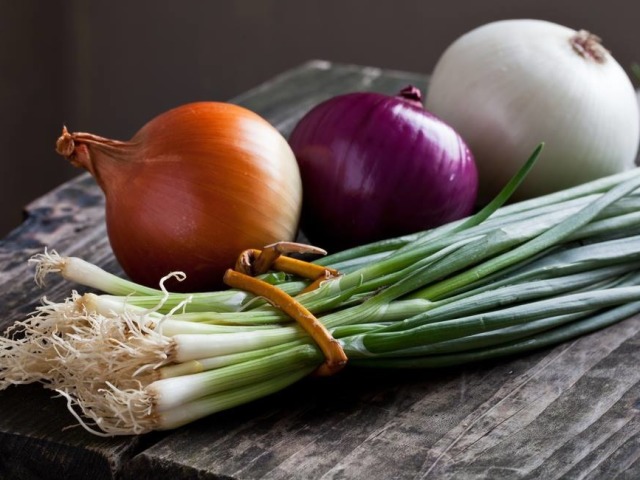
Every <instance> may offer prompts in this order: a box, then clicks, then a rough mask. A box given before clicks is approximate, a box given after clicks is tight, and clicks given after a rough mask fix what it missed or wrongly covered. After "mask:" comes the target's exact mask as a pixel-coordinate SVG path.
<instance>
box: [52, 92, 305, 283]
mask: <svg viewBox="0 0 640 480" xmlns="http://www.w3.org/2000/svg"><path fill="white" fill-rule="evenodd" d="M66 135H67V136H70V137H71V140H72V141H73V151H72V153H70V154H69V151H70V150H71V148H70V147H69V145H68V143H69V142H68V139H67V140H65V134H64V133H63V136H62V137H61V138H60V139H59V140H58V151H59V152H60V153H62V154H65V156H67V157H68V158H69V159H70V160H71V161H72V162H73V163H74V164H76V165H79V166H82V167H84V168H86V169H87V170H89V171H90V172H91V173H92V174H93V176H94V177H95V178H96V180H97V182H98V184H99V185H100V187H101V188H102V190H103V191H104V193H105V197H106V221H107V232H108V235H109V241H110V243H111V247H112V248H113V252H114V254H115V256H116V258H117V260H118V262H119V263H120V265H121V266H122V268H123V270H124V271H125V272H126V273H127V275H129V277H130V278H131V279H132V280H134V281H136V282H138V283H141V284H144V285H148V286H157V285H158V282H159V281H160V279H161V278H162V277H163V276H165V275H167V274H168V273H170V272H173V271H183V272H185V273H186V274H187V279H186V280H185V281H184V282H182V283H180V284H178V283H177V282H175V281H174V282H172V283H168V284H167V286H168V287H169V288H170V289H172V290H180V291H203V290H210V289H214V288H218V287H220V286H221V285H222V276H223V274H224V271H225V270H226V269H227V268H229V267H232V266H233V264H234V262H235V259H236V257H237V256H238V254H239V253H240V252H241V251H242V250H244V249H247V248H260V247H262V246H264V245H267V244H270V243H273V242H276V241H280V240H292V239H294V238H295V235H296V232H297V226H298V221H299V216H300V206H301V201H302V186H301V182H300V174H299V171H298V167H297V164H296V160H295V157H294V156H293V153H292V152H291V149H290V148H289V146H288V144H287V142H286V140H285V139H284V138H283V137H282V135H280V133H279V132H278V131H277V130H276V129H275V128H273V127H272V126H271V125H270V124H269V123H268V122H267V121H266V120H264V119H263V118H261V117H260V116H258V115H257V114H255V113H253V112H251V111H249V110H247V109H245V108H242V107H239V106H236V105H232V104H227V103H215V102H200V103H193V104H188V105H184V106H181V107H178V108H175V109H173V110H170V111H168V112H166V113H163V114H161V115H159V116H158V117H156V118H154V119H153V120H151V121H150V122H149V123H147V124H146V125H145V126H144V127H143V128H142V129H141V130H140V131H139V132H138V133H137V134H136V135H135V136H134V137H133V138H132V139H131V141H129V142H115V141H110V140H107V139H102V138H100V137H95V136H93V135H90V134H83V133H74V134H68V133H66ZM65 148H66V150H65Z"/></svg>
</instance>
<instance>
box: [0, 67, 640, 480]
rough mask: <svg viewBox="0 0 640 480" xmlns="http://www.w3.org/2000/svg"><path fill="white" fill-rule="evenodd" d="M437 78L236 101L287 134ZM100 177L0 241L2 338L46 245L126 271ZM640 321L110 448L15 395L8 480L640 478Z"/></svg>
mask: <svg viewBox="0 0 640 480" xmlns="http://www.w3.org/2000/svg"><path fill="white" fill-rule="evenodd" d="M408 83H413V84H416V85H418V86H420V87H423V88H424V87H425V84H426V77H425V76H424V75H417V74H409V73H404V72H390V71H381V70H379V69H375V68H366V67H365V68H363V67H355V66H345V65H331V64H329V63H327V62H311V63H309V64H306V65H304V66H302V67H300V68H297V69H294V70H292V71H290V72H287V73H285V74H283V75H282V76H280V77H277V78H276V79H274V80H272V81H270V82H268V83H265V84H264V85H261V86H260V87H258V88H256V89H254V90H252V91H250V92H247V93H246V94H244V95H242V96H240V97H238V98H236V99H234V101H235V102H237V103H239V104H242V105H245V106H247V107H249V108H251V109H253V110H255V111H256V112H258V113H260V114H262V115H263V116H265V117H266V118H267V119H269V120H270V121H271V122H272V123H273V124H274V125H275V126H276V127H277V128H278V129H280V130H281V131H282V132H283V133H284V134H285V135H286V134H288V133H289V132H290V130H291V128H292V127H293V125H295V122H296V121H297V120H298V119H299V118H300V117H301V116H302V115H303V114H304V112H306V111H307V110H308V109H309V108H311V107H312V106H313V105H315V104H316V103H318V102H319V101H321V100H323V99H325V98H328V97H330V96H332V95H335V94H338V93H343V92H348V91H358V90H374V91H381V92H386V93H394V92H396V91H397V90H399V89H400V88H401V87H403V86H405V85H406V84H408ZM103 207H104V203H103V198H102V194H101V193H100V191H99V190H98V188H97V187H96V186H95V184H94V182H93V181H92V180H91V179H90V178H89V177H88V176H87V175H81V176H79V177H78V178H77V179H75V180H73V181H71V182H69V183H67V184H65V185H63V186H61V187H60V188H58V189H57V190H55V191H53V192H51V193H50V194H48V195H46V196H44V197H42V198H41V199H38V200H37V201H35V202H33V203H32V204H31V205H29V206H28V207H27V211H26V220H25V223H24V224H23V225H22V226H21V227H19V228H18V229H17V230H16V231H14V232H13V233H12V234H11V235H9V236H8V237H7V238H6V239H4V240H3V241H2V242H0V265H2V268H1V269H0V305H2V307H1V308H2V309H3V315H2V316H0V330H3V329H4V328H6V327H7V326H8V325H9V324H11V323H12V322H13V321H14V320H16V319H20V318H23V317H24V316H25V315H27V314H28V313H29V312H30V311H31V310H33V308H34V307H35V306H36V303H37V299H38V298H39V296H41V295H42V294H43V293H46V295H47V296H48V297H50V298H52V299H61V298H63V297H64V296H66V295H67V294H68V292H69V290H70V288H73V286H70V285H69V284H66V283H62V282H60V281H57V280H55V279H52V280H51V281H50V282H49V283H48V285H47V288H46V290H45V291H44V292H43V291H41V290H40V289H39V288H37V287H36V286H35V285H34V283H33V280H32V271H31V270H30V268H29V267H28V266H27V264H26V259H28V258H29V257H30V256H31V255H32V254H34V253H38V252H40V251H42V248H43V247H44V246H49V247H50V248H55V249H58V250H59V251H60V252H63V253H64V254H68V255H78V256H81V257H83V258H85V259H87V260H89V261H92V262H94V263H97V264H99V265H101V266H103V267H104V268H106V269H108V270H110V271H113V272H116V273H120V270H119V268H118V266H117V264H116V263H115V261H114V259H113V255H112V253H111V250H110V249H109V246H108V242H107V239H106V232H105V228H104V214H103ZM639 366H640V318H634V319H629V320H627V321H625V322H622V323H620V324H618V325H615V326H614V327H611V328H608V329H606V330H603V331H601V332H597V333H595V334H593V335H590V336H587V337H584V338H581V339H578V340H576V341H574V342H571V343H568V344H564V345H560V346H558V347H556V348H553V349H548V350H544V351H541V352H537V353H535V354H532V355H527V356H523V357H520V358H515V359H509V360H504V361H495V362H488V363H484V364H479V365H471V366H466V367H458V368H451V369H444V370H432V371H421V372H418V371H413V372H385V371H374V370H348V371H346V372H344V373H343V374H341V375H339V376H337V377H335V378H330V379H322V380H320V379H309V380H305V381H303V382H301V383H300V384H298V385H295V386H293V387H291V388H289V389H287V390H285V391H283V392H280V393H278V394H276V395H273V396H271V397H269V398H265V399H263V400H261V401H258V402H255V403H253V404H250V405H246V406H243V407H240V408H237V409H234V410H232V411H228V412H223V413H221V414H217V415H213V416H211V417H209V418H206V419H204V420H201V421H199V422H196V423H194V424H192V425H189V426H187V427H184V428H181V429H178V430H176V431H175V432H168V433H157V434H156V433H154V434H151V435H145V436H142V437H131V438H116V439H104V438H99V437H94V436H92V435H90V434H88V433H86V432H84V431H83V430H81V429H79V428H72V429H64V427H65V426H67V425H70V424H72V423H73V419H72V418H71V416H70V415H69V414H68V412H67V411H66V406H65V402H64V401H62V400H61V399H54V400H51V399H50V397H51V394H50V393H49V392H45V391H44V390H42V389H41V388H38V387H37V386H27V387H20V388H12V389H9V390H7V391H5V392H0V411H2V412H3V414H2V415H1V416H0V478H10V479H14V478H15V479H36V478H52V479H53V478H96V479H101V478H126V479H145V478H158V477H160V478H199V479H204V478H210V479H222V478H237V479H254V478H255V479H257V478H268V479H281V478H300V479H303V478H304V479H310V478H370V479H390V478H394V479H395V478H423V477H424V478H492V479H493V478H560V477H567V478H593V479H599V478H614V477H616V478H618V477H619V478H629V479H631V478H640V433H639V432H640V367H639Z"/></svg>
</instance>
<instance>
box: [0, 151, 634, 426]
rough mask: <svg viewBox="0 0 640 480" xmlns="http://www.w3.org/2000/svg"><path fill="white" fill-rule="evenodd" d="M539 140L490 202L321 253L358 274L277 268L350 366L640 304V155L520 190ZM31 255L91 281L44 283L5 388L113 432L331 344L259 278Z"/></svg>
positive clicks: (601, 323) (203, 409)
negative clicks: (48, 397) (183, 280)
mask: <svg viewBox="0 0 640 480" xmlns="http://www.w3.org/2000/svg"><path fill="white" fill-rule="evenodd" d="M539 151H540V148H538V149H537V150H536V152H534V155H532V157H531V158H530V159H529V161H528V162H527V164H526V165H525V166H524V167H523V168H522V169H521V171H520V172H519V173H518V175H516V177H514V178H513V179H512V181H511V182H510V183H509V184H508V185H507V186H506V187H505V188H504V190H503V191H502V192H501V193H500V195H499V196H498V197H496V199H495V200H494V201H493V202H491V203H490V204H489V205H487V207H485V208H484V209H482V210H481V211H479V212H478V213H477V214H475V215H474V216H471V217H469V218H467V219H464V220H461V221H458V222H454V223H451V224H447V225H444V226H442V227H439V228H436V229H433V230H430V231H426V232H421V233H417V234H413V235H409V236H405V237H401V238H396V239H391V240H386V241H382V242H378V243H374V244H370V245H364V246H361V247H357V248H354V249H351V250H347V251H344V252H340V253H337V254H334V255H330V256H327V257H324V258H322V259H321V260H318V261H317V263H320V264H322V265H326V266H330V267H332V268H335V269H338V270H340V271H341V272H342V275H341V276H339V277H337V278H334V279H330V280H327V281H326V282H324V283H323V284H322V285H321V286H320V288H318V289H316V290H313V291H310V292H304V293H301V292H302V290H303V289H304V288H305V287H306V285H307V284H308V283H309V281H308V280H305V279H301V278H295V277H293V276H291V275H288V274H283V273H279V272H273V273H268V274H265V275H263V276H261V278H262V280H264V281H266V282H269V283H271V284H272V285H274V286H276V287H277V288H280V289H282V290H284V291H286V292H287V293H289V294H290V295H292V296H293V297H294V298H295V299H296V300H297V301H298V302H299V303H300V304H302V305H303V306H305V307H306V308H307V309H308V310H309V311H310V312H312V313H313V314H314V315H315V316H316V317H317V318H318V320H319V321H320V322H322V323H323V324H324V326H325V327H326V328H327V329H328V330H329V332H330V333H331V335H332V336H333V337H334V338H335V339H336V340H338V341H339V343H340V345H341V346H342V348H343V349H344V352H345V353H346V355H347V357H348V358H349V362H348V367H347V368H352V367H377V368H378V367H379V368H434V367H442V366H450V365H458V364H464V363H468V362H476V361H480V360H485V359H492V358H498V357H504V356H509V355H516V354H522V353H524V352H528V351H531V350H534V349H539V348H542V347H547V346H550V345H554V344H557V343H560V342H564V341H566V340H569V339H571V338H575V337H577V336H580V335H584V334H587V333H590V332H593V331H595V330H597V329H601V328H603V327H606V326H608V325H611V324H613V323H615V322H618V321H621V320H623V319H626V318H629V317H631V316H633V315H634V314H636V313H638V312H640V190H639V189H640V170H638V169H635V170H632V171H628V172H625V173H622V174H618V175H615V176H611V177H607V178H603V179H600V180H597V181H594V182H591V183H588V184H584V185H581V186H579V187H574V188H571V189H568V190H564V191H561V192H557V193H554V194H550V195H546V196H543V197H539V198H536V199H533V200H528V201H525V202H520V203H514V204H511V205H508V206H504V205H505V203H506V200H507V199H508V198H509V196H510V195H511V193H512V192H513V191H514V190H515V189H516V188H517V187H518V185H519V184H520V183H521V181H522V180H523V178H524V177H525V176H526V174H527V172H528V170H529V169H530V168H531V167H532V166H533V164H534V163H535V159H536V157H537V155H538V154H539ZM32 262H33V263H34V264H35V265H36V280H37V281H38V282H39V283H42V282H43V281H44V277H45V276H46V275H47V274H49V273H58V274H60V275H62V276H63V277H64V278H66V279H67V280H69V281H70V282H72V283H73V284H76V285H83V286H85V287H88V291H87V293H84V294H80V293H77V292H76V291H73V293H72V294H71V296H70V297H69V298H68V299H66V300H65V301H64V302H61V303H53V302H48V301H45V302H44V303H43V305H42V306H40V307H39V308H38V309H37V310H36V312H35V313H34V314H33V315H32V316H31V317H30V318H28V319H26V320H24V321H21V322H17V323H16V324H15V325H14V326H13V327H11V328H10V329H9V331H8V332H7V335H6V336H5V337H0V389H2V388H6V387H9V386H10V385H15V384H21V383H31V382H40V383H42V384H43V385H44V386H45V387H46V388H49V389H52V390H55V391H56V392H58V393H60V394H61V395H63V396H64V397H66V398H67V400H68V402H69V409H70V410H71V412H72V413H73V414H74V415H75V416H76V418H77V420H78V421H79V423H80V424H82V425H83V426H84V427H85V428H87V429H88V430H89V431H91V432H93V433H95V434H97V435H122V434H125V435H128V434H140V433H145V432H148V431H151V430H162V429H171V428H176V427H178V426H181V425H184V424H186V423H189V422H192V421H194V420H196V419H198V418H201V417H203V416H206V415H210V414H212V413H214V412H218V411H221V410H225V409H228V408H231V407H234V406H237V405H240V404H243V403H246V402H249V401H252V400H254V399H257V398H260V397H262V396H265V395H268V394H270V393H273V392H276V391H278V390H281V389H283V388H285V387H287V386H288V385H291V384H292V383H294V382H296V381H298V380H300V379H301V378H303V377H306V376H308V375H310V374H312V373H313V372H314V371H315V370H316V369H318V367H319V366H320V365H322V363H323V362H324V357H323V354H322V353H321V351H320V349H319V348H318V347H317V346H316V344H315V343H314V341H313V340H312V339H311V338H310V337H309V336H308V335H307V334H306V333H305V331H304V330H303V329H302V328H301V327H300V326H299V325H298V324H297V323H295V322H293V321H292V319H290V318H288V317H287V316H286V315H284V314H283V313H282V312H281V311H279V310H278V309H277V308H275V307H273V306H271V305H270V304H268V303H267V302H265V301H264V300H263V299H261V298H256V297H254V296H252V295H251V294H249V293H246V292H242V291H238V290H234V289H231V290H226V291H219V292H210V293H194V294H182V293H181V294H177V293H170V292H168V291H166V289H164V287H163V286H161V287H160V288H159V289H151V288H147V287H143V286H140V285H137V284H135V283H132V282H130V281H128V280H125V279H123V278H120V277H118V276H115V275H112V274H110V273H107V272H106V271H104V270H102V269H100V268H99V267H97V266H95V265H92V264H90V263H88V262H85V261H83V260H81V259H78V258H69V257H62V256H60V255H58V254H57V253H55V252H45V253H43V254H40V255H37V256H36V257H34V258H33V259H32ZM172 275H173V276H177V277H180V273H174V274H172Z"/></svg>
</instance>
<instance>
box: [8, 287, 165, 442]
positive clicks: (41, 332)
mask: <svg viewBox="0 0 640 480" xmlns="http://www.w3.org/2000/svg"><path fill="white" fill-rule="evenodd" d="M156 315H157V314H156ZM156 323H157V318H156V316H153V317H151V316H149V315H140V314H137V313H135V312H133V311H129V310H125V311H123V312H120V313H118V314H113V315H103V314H101V313H97V312H92V311H89V310H87V308H86V307H85V304H84V302H83V297H82V296H80V295H78V294H77V292H73V295H72V296H71V297H70V298H68V299H67V300H66V301H65V302H63V303H53V302H48V301H46V300H45V301H44V302H43V305H42V306H41V307H39V308H38V310H37V312H36V314H34V315H33V316H32V317H31V318H29V319H27V320H25V321H22V322H16V324H14V326H13V327H11V328H10V330H9V332H8V335H7V336H6V337H0V389H4V388H7V387H8V386H10V385H15V384H22V383H33V382H41V383H42V384H44V386H45V387H46V388H48V389H52V390H55V391H57V392H59V393H60V394H61V395H63V396H64V397H65V398H67V402H68V405H69V408H70V410H71V411H72V412H73V413H74V416H76V418H78V420H79V421H80V424H81V425H83V426H84V427H85V428H87V429H88V430H89V431H92V432H93V433H96V432H97V430H95V429H96V428H97V429H99V430H101V431H103V432H105V433H107V434H109V435H122V434H137V433H143V432H145V431H149V430H150V429H152V428H153V423H154V422H155V420H154V418H155V417H154V416H153V412H152V408H153V401H152V397H151V395H149V394H148V393H146V392H145V390H144V387H145V386H146V385H148V384H150V383H151V382H152V381H154V380H155V379H157V378H158V374H157V371H156V370H157V368H159V367H160V366H162V365H165V364H166V363H168V362H170V353H171V352H172V351H173V348H174V342H173V340H172V339H171V338H169V337H166V336H163V335H162V334H161V333H159V332H158V331H156V330H155V329H154V327H155V326H156ZM77 410H79V411H80V412H82V414H83V415H85V416H86V417H87V418H89V419H90V421H92V422H93V423H94V427H90V426H89V425H88V424H86V423H85V422H83V421H82V420H81V419H80V418H79V416H78V413H77Z"/></svg>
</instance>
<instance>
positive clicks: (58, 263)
mask: <svg viewBox="0 0 640 480" xmlns="http://www.w3.org/2000/svg"><path fill="white" fill-rule="evenodd" d="M28 263H30V264H35V266H36V272H35V275H34V280H35V282H36V285H38V286H39V287H43V286H44V285H45V277H46V276H47V275H48V274H50V273H61V272H63V271H64V269H65V267H66V264H67V258H66V257H63V256H61V255H60V254H59V253H58V252H56V251H55V250H50V251H49V250H47V248H46V247H45V249H44V253H38V254H36V255H34V256H32V257H31V258H30V259H29V262H28Z"/></svg>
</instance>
